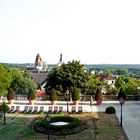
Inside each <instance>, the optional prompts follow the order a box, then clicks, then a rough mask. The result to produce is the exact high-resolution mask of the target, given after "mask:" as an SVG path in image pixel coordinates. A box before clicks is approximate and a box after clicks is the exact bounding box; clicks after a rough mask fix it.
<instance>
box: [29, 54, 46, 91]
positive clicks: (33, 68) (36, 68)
mask: <svg viewBox="0 0 140 140" xmlns="http://www.w3.org/2000/svg"><path fill="white" fill-rule="evenodd" d="M26 70H28V71H30V72H31V74H32V79H33V81H34V82H35V83H36V84H37V85H38V88H39V89H40V90H43V86H44V85H45V83H46V80H47V77H48V66H47V63H46V62H43V61H42V58H41V56H40V54H39V53H38V54H37V55H36V58H35V63H34V64H29V65H27V66H26Z"/></svg>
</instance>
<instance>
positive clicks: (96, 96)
mask: <svg viewBox="0 0 140 140" xmlns="http://www.w3.org/2000/svg"><path fill="white" fill-rule="evenodd" d="M94 98H95V100H103V94H102V92H101V90H100V89H97V90H96V93H95V97H94Z"/></svg>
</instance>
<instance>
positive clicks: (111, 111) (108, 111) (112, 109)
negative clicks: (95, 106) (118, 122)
mask: <svg viewBox="0 0 140 140" xmlns="http://www.w3.org/2000/svg"><path fill="white" fill-rule="evenodd" d="M105 113H107V114H115V113H116V109H115V108H114V107H113V106H109V107H107V108H106V110H105Z"/></svg>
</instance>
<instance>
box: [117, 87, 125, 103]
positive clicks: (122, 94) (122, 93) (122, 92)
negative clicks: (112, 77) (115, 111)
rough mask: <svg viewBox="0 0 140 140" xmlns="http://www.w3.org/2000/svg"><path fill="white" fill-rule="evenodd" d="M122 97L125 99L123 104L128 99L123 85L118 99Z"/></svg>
mask: <svg viewBox="0 0 140 140" xmlns="http://www.w3.org/2000/svg"><path fill="white" fill-rule="evenodd" d="M120 99H123V101H122V104H124V103H125V101H126V94H125V90H124V89H123V88H122V87H121V88H120V91H119V94H118V100H119V101H120Z"/></svg>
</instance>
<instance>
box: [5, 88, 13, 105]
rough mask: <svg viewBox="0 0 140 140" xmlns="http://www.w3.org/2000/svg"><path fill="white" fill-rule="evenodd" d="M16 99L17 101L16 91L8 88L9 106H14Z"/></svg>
mask: <svg viewBox="0 0 140 140" xmlns="http://www.w3.org/2000/svg"><path fill="white" fill-rule="evenodd" d="M14 99H15V94H14V90H13V89H12V88H8V93H7V100H8V104H13V101H14Z"/></svg>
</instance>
